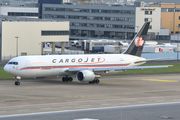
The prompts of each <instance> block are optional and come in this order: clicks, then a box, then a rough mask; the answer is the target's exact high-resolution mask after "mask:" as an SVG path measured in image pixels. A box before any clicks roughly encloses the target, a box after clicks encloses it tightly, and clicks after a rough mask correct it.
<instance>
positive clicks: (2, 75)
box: [0, 67, 13, 79]
mask: <svg viewBox="0 0 180 120" xmlns="http://www.w3.org/2000/svg"><path fill="white" fill-rule="evenodd" d="M0 79H13V76H11V75H9V74H7V73H6V72H5V71H4V69H3V67H0Z"/></svg>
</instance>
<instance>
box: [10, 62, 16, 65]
mask: <svg viewBox="0 0 180 120" xmlns="http://www.w3.org/2000/svg"><path fill="white" fill-rule="evenodd" d="M8 64H13V65H18V62H9V63H8Z"/></svg>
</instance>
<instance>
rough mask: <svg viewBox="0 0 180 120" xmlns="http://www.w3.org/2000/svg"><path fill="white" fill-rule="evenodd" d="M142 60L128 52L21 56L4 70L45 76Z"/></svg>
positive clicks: (19, 73) (131, 63) (22, 74)
mask: <svg viewBox="0 0 180 120" xmlns="http://www.w3.org/2000/svg"><path fill="white" fill-rule="evenodd" d="M140 60H145V59H144V58H141V57H137V56H133V55H128V54H86V55H43V56H21V57H16V58H13V59H11V60H10V61H9V62H8V64H6V65H5V67H4V70H5V71H6V72H7V73H9V74H11V75H13V76H21V77H45V76H55V75H69V73H67V72H66V70H68V69H71V68H82V69H83V68H88V69H94V68H105V67H133V66H138V65H141V64H143V63H138V64H134V62H136V61H140ZM14 62H16V64H13V63H14ZM11 63H12V64H11Z"/></svg>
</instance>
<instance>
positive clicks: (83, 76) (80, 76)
mask: <svg viewBox="0 0 180 120" xmlns="http://www.w3.org/2000/svg"><path fill="white" fill-rule="evenodd" d="M95 77H96V75H95V74H94V72H92V71H90V70H82V71H79V72H78V73H77V75H76V79H77V80H78V81H81V82H84V81H92V80H94V79H95Z"/></svg>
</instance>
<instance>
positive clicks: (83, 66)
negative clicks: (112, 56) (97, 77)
mask: <svg viewBox="0 0 180 120" xmlns="http://www.w3.org/2000/svg"><path fill="white" fill-rule="evenodd" d="M130 64H131V63H129V64H124V65H97V66H60V67H59V66H57V67H55V66H53V67H28V68H22V69H21V70H28V69H56V68H93V67H94V68H95V67H122V66H128V65H130Z"/></svg>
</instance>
